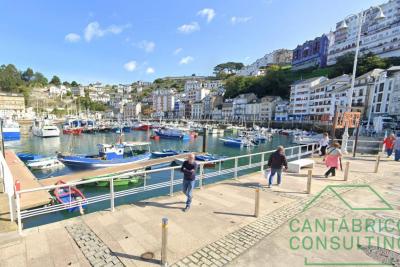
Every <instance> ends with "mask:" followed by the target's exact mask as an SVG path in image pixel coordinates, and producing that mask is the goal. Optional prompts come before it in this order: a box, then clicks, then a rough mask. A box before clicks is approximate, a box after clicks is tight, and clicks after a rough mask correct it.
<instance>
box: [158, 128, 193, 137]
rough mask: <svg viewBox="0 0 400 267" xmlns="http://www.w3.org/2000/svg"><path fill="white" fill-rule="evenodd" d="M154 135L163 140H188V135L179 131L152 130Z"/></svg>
mask: <svg viewBox="0 0 400 267" xmlns="http://www.w3.org/2000/svg"><path fill="white" fill-rule="evenodd" d="M154 133H155V134H156V135H157V136H159V137H160V138H164V139H177V140H180V139H185V140H186V139H189V138H190V137H189V135H187V134H185V133H183V132H182V131H180V130H177V129H158V130H154Z"/></svg>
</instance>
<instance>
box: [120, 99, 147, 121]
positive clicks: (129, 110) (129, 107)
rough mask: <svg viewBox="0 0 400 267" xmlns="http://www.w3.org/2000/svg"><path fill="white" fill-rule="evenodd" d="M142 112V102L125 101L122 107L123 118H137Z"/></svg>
mask: <svg viewBox="0 0 400 267" xmlns="http://www.w3.org/2000/svg"><path fill="white" fill-rule="evenodd" d="M141 112H142V104H141V103H140V102H137V103H134V102H130V103H126V104H125V105H124V109H123V116H124V119H134V118H138V117H139V115H140V114H141Z"/></svg>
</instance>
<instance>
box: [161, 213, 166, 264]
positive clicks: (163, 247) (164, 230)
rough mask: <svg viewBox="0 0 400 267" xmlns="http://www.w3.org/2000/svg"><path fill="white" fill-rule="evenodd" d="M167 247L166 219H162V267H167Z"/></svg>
mask: <svg viewBox="0 0 400 267" xmlns="http://www.w3.org/2000/svg"><path fill="white" fill-rule="evenodd" d="M167 245H168V218H163V219H162V225H161V265H162V266H168V261H167Z"/></svg>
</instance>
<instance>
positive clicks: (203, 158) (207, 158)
mask: <svg viewBox="0 0 400 267" xmlns="http://www.w3.org/2000/svg"><path fill="white" fill-rule="evenodd" d="M222 158H225V157H220V156H217V155H212V154H201V155H196V156H195V159H196V160H198V161H213V160H219V159H222Z"/></svg>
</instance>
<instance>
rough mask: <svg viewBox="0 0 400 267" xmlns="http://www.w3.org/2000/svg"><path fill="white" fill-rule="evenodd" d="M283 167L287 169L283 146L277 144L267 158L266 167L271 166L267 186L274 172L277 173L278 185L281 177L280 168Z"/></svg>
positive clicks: (270, 183)
mask: <svg viewBox="0 0 400 267" xmlns="http://www.w3.org/2000/svg"><path fill="white" fill-rule="evenodd" d="M283 167H285V169H286V170H287V160H286V156H285V148H284V147H283V146H278V148H277V150H276V151H275V152H274V153H272V154H271V156H270V157H269V160H268V168H271V174H270V175H269V180H268V188H270V187H271V185H272V180H273V178H274V176H275V174H277V175H278V183H277V185H278V186H279V185H280V184H281V179H282V168H283Z"/></svg>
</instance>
